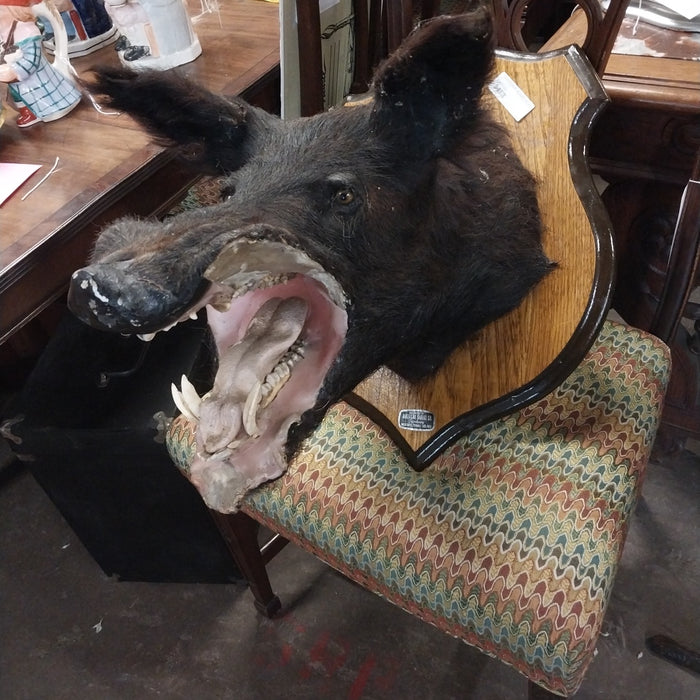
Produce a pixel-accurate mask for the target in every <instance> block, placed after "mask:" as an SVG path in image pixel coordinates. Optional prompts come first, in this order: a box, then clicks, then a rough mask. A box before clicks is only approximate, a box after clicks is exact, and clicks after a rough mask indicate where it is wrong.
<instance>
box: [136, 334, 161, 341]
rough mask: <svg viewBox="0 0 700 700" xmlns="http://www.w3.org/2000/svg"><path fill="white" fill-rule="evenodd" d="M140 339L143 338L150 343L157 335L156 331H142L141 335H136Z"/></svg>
mask: <svg viewBox="0 0 700 700" xmlns="http://www.w3.org/2000/svg"><path fill="white" fill-rule="evenodd" d="M136 337H137V338H138V339H139V340H143V342H144V343H150V342H151V341H152V340H153V338H155V337H156V334H155V333H141V334H140V335H138V336H136Z"/></svg>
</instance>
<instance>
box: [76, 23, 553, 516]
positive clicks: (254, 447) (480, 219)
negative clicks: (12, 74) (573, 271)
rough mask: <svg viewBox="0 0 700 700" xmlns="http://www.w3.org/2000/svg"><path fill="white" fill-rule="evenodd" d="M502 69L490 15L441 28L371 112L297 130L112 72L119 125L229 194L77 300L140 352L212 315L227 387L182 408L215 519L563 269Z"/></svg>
mask: <svg viewBox="0 0 700 700" xmlns="http://www.w3.org/2000/svg"><path fill="white" fill-rule="evenodd" d="M492 62H493V45H492V38H491V22H490V18H489V15H488V14H487V13H486V12H485V11H481V10H479V11H475V12H473V13H470V14H465V15H460V16H456V17H453V18H447V17H443V18H438V19H435V20H433V21H430V22H428V23H426V24H424V25H423V26H422V27H420V28H419V29H418V30H416V31H415V32H413V33H412V34H411V35H410V36H409V37H408V38H407V40H406V41H405V42H404V44H403V45H402V46H401V47H400V48H399V49H398V51H396V52H395V53H394V54H393V55H392V56H391V57H390V58H389V59H387V60H386V61H385V62H384V63H383V64H382V65H381V66H380V67H379V68H378V70H377V72H376V74H375V78H374V83H373V88H372V90H373V99H372V100H371V101H369V102H368V103H366V104H364V105H361V106H356V107H352V108H341V109H335V110H332V111H330V112H327V113H324V114H319V115H317V116H314V117H310V118H303V119H298V120H294V121H289V122H285V121H281V120H280V119H278V118H277V117H275V116H272V115H270V114H268V113H266V112H264V111H262V110H260V109H257V108H255V107H252V106H251V105H249V104H247V103H245V102H244V101H242V100H240V99H236V98H224V97H220V96H216V95H213V94H211V93H209V92H207V91H205V90H203V89H201V88H199V87H197V86H196V85H193V84H190V83H187V82H185V81H184V80H180V79H177V78H176V77H173V76H167V75H164V74H161V73H158V74H152V73H140V74H135V73H132V72H129V71H126V70H122V69H103V70H100V71H98V72H97V77H96V82H95V84H94V90H95V91H96V92H99V93H100V94H102V95H105V96H106V97H107V99H108V101H109V103H110V104H111V105H112V106H113V107H115V108H117V109H119V110H123V111H125V112H128V113H129V114H131V115H132V116H133V117H135V118H136V119H137V120H139V121H140V122H141V123H142V124H143V125H145V127H146V128H147V129H149V130H150V131H151V132H152V133H153V134H154V135H156V136H157V137H158V138H160V139H161V140H164V141H165V142H167V143H169V144H175V145H178V146H180V147H183V148H185V149H187V150H188V151H189V152H190V154H191V153H192V152H193V151H194V152H195V153H196V156H197V158H198V159H199V162H200V163H201V164H202V172H205V171H207V172H210V171H212V170H214V171H217V172H219V173H223V174H225V175H226V177H225V179H224V181H223V182H224V186H223V192H222V200H221V202H220V203H218V204H215V205H213V206H208V207H204V208H201V209H198V210H194V211H188V212H185V213H183V214H180V215H178V216H175V217H173V218H171V219H168V220H166V221H140V220H135V219H124V220H121V221H117V222H116V223H114V224H113V225H111V226H109V227H108V228H107V229H105V230H104V231H103V232H102V233H101V235H100V236H99V238H98V240H97V243H96V246H95V251H94V255H93V256H92V259H91V262H90V264H89V265H88V266H87V267H85V268H83V269H81V270H78V271H77V272H75V274H74V275H73V280H72V284H71V289H70V294H69V304H70V307H71V309H72V310H73V312H74V313H75V314H76V315H77V316H79V317H80V318H81V319H83V320H84V321H85V322H86V323H88V324H90V325H92V326H95V327H97V328H102V329H105V330H111V331H117V332H121V333H133V334H139V335H148V334H152V333H155V332H157V331H159V330H162V329H164V328H167V327H169V326H171V325H172V324H175V323H177V322H178V321H181V320H184V319H187V318H189V317H190V316H191V315H192V314H193V313H195V312H197V311H198V310H199V309H201V308H202V307H204V306H206V307H207V314H208V323H209V325H210V328H211V332H212V334H213V337H214V339H215V342H216V349H217V353H218V370H217V374H216V378H215V380H214V382H213V387H212V389H211V391H209V392H208V393H207V394H206V395H205V396H203V397H201V398H200V397H199V396H198V395H197V394H196V392H195V391H194V389H193V388H192V387H191V385H190V384H189V382H188V381H187V380H186V379H185V380H183V382H182V387H181V389H180V390H179V391H178V390H176V391H175V399H176V402H177V404H178V406H179V408H180V409H181V410H182V411H183V412H184V413H186V414H187V415H189V416H190V418H191V419H192V420H193V421H195V422H196V423H197V424H198V427H197V457H196V459H195V463H194V464H193V465H192V469H191V479H192V481H193V482H194V484H195V485H196V486H197V487H198V488H199V490H200V492H201V493H202V495H203V496H204V498H205V500H206V502H207V503H208V504H209V505H210V506H211V507H212V508H214V509H216V510H219V511H233V510H235V509H236V508H237V506H238V504H239V502H240V499H241V498H242V496H243V495H244V494H245V493H246V491H248V490H249V489H251V488H253V487H254V486H256V485H258V484H260V483H261V482H263V481H266V480H268V479H272V478H275V477H277V476H279V475H280V474H282V473H283V472H284V470H285V469H286V464H287V458H288V457H289V456H290V454H293V452H294V451H295V450H296V449H297V448H298V446H299V444H300V442H301V440H302V439H303V438H305V437H306V436H308V434H309V433H310V431H311V430H312V429H313V428H314V427H316V426H317V425H318V423H319V422H320V420H321V418H322V417H323V415H324V413H325V412H326V410H327V408H328V407H329V405H330V404H332V403H333V402H335V401H337V400H338V399H340V398H341V397H342V396H343V395H344V394H345V393H346V392H348V391H350V390H351V389H352V388H353V387H354V386H355V385H356V384H357V383H358V382H360V381H361V380H362V379H363V378H364V377H366V376H367V375H368V374H370V373H371V372H372V371H373V370H374V369H376V368H377V367H379V366H380V365H382V364H386V365H388V366H390V367H391V368H392V369H394V370H396V371H397V372H399V373H400V374H401V375H403V376H404V377H406V378H408V379H411V380H417V379H420V378H423V377H425V376H427V375H429V374H430V373H431V372H433V371H434V370H435V369H436V368H438V367H439V366H440V365H441V364H442V362H443V361H444V360H445V359H446V357H447V356H448V354H449V353H450V352H451V351H452V350H453V349H454V348H455V347H456V346H457V345H458V344H460V343H461V342H462V341H464V340H465V339H466V338H467V337H468V336H469V335H470V334H473V333H474V332H475V331H478V330H479V329H480V328H481V327H483V326H484V325H485V324H487V323H489V322H490V321H492V320H493V319H495V318H496V317H498V316H501V315H502V314H504V313H506V312H508V311H509V310H511V309H513V308H514V307H516V306H517V305H518V304H519V303H520V301H521V300H522V299H523V297H524V296H525V295H526V294H527V293H528V291H529V290H530V289H531V288H532V287H533V286H534V285H535V284H536V283H537V282H538V281H539V280H540V279H541V278H542V277H543V276H544V275H545V274H546V273H547V271H548V270H549V269H550V267H551V264H550V262H549V261H548V260H547V258H546V257H545V255H544V254H543V252H542V249H541V246H540V234H541V223H540V218H539V214H538V210H537V201H536V197H535V187H534V183H533V182H532V178H531V176H530V175H529V174H528V173H527V172H526V171H525V170H524V168H523V167H522V165H521V164H520V162H519V161H518V159H517V157H516V156H515V154H514V153H513V151H512V150H511V148H510V146H509V144H508V139H507V137H506V136H505V134H504V132H503V131H502V129H501V128H500V127H498V126H496V125H495V124H494V123H493V122H492V121H491V119H490V117H489V116H488V114H486V113H485V111H484V110H483V109H482V107H481V93H482V89H483V87H484V83H485V80H486V78H487V77H488V75H489V71H490V69H491V66H492Z"/></svg>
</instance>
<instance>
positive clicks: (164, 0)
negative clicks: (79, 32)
mask: <svg viewBox="0 0 700 700" xmlns="http://www.w3.org/2000/svg"><path fill="white" fill-rule="evenodd" d="M105 7H106V9H107V12H108V13H109V14H110V16H111V17H112V19H113V20H114V23H115V25H116V26H117V27H118V28H119V31H120V32H121V34H122V36H121V38H120V39H119V41H117V44H116V49H117V51H118V52H119V58H120V60H121V62H122V63H123V64H124V65H126V66H130V67H131V68H135V69H141V68H152V69H156V70H166V69H168V68H174V67H175V66H179V65H182V64H183V63H189V62H190V61H194V59H195V58H197V56H199V54H200V53H201V52H202V48H201V46H200V44H199V40H198V39H197V36H196V34H195V33H194V29H193V28H192V22H191V21H190V17H189V15H188V14H187V10H186V8H185V5H184V2H183V0H105Z"/></svg>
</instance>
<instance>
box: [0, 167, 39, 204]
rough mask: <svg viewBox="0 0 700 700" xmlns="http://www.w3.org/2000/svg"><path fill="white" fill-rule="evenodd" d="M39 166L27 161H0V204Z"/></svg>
mask: <svg viewBox="0 0 700 700" xmlns="http://www.w3.org/2000/svg"><path fill="white" fill-rule="evenodd" d="M40 167H41V166H40V165H29V164H28V163H0V206H2V205H3V204H4V203H5V200H7V199H8V197H9V196H10V195H11V194H13V193H14V192H15V191H16V190H17V189H19V188H20V187H21V186H22V185H23V184H24V183H25V182H26V181H27V180H28V179H29V178H30V177H31V176H32V175H34V173H35V172H36V171H37V170H39V168H40Z"/></svg>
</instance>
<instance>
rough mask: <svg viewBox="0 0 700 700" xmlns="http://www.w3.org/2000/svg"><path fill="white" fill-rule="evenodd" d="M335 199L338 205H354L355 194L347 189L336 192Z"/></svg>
mask: <svg viewBox="0 0 700 700" xmlns="http://www.w3.org/2000/svg"><path fill="white" fill-rule="evenodd" d="M334 199H335V201H336V202H337V203H338V204H344V205H347V204H352V203H353V202H354V201H355V193H354V192H353V191H352V189H350V188H347V189H344V190H340V191H338V192H336V193H335V198H334Z"/></svg>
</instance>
